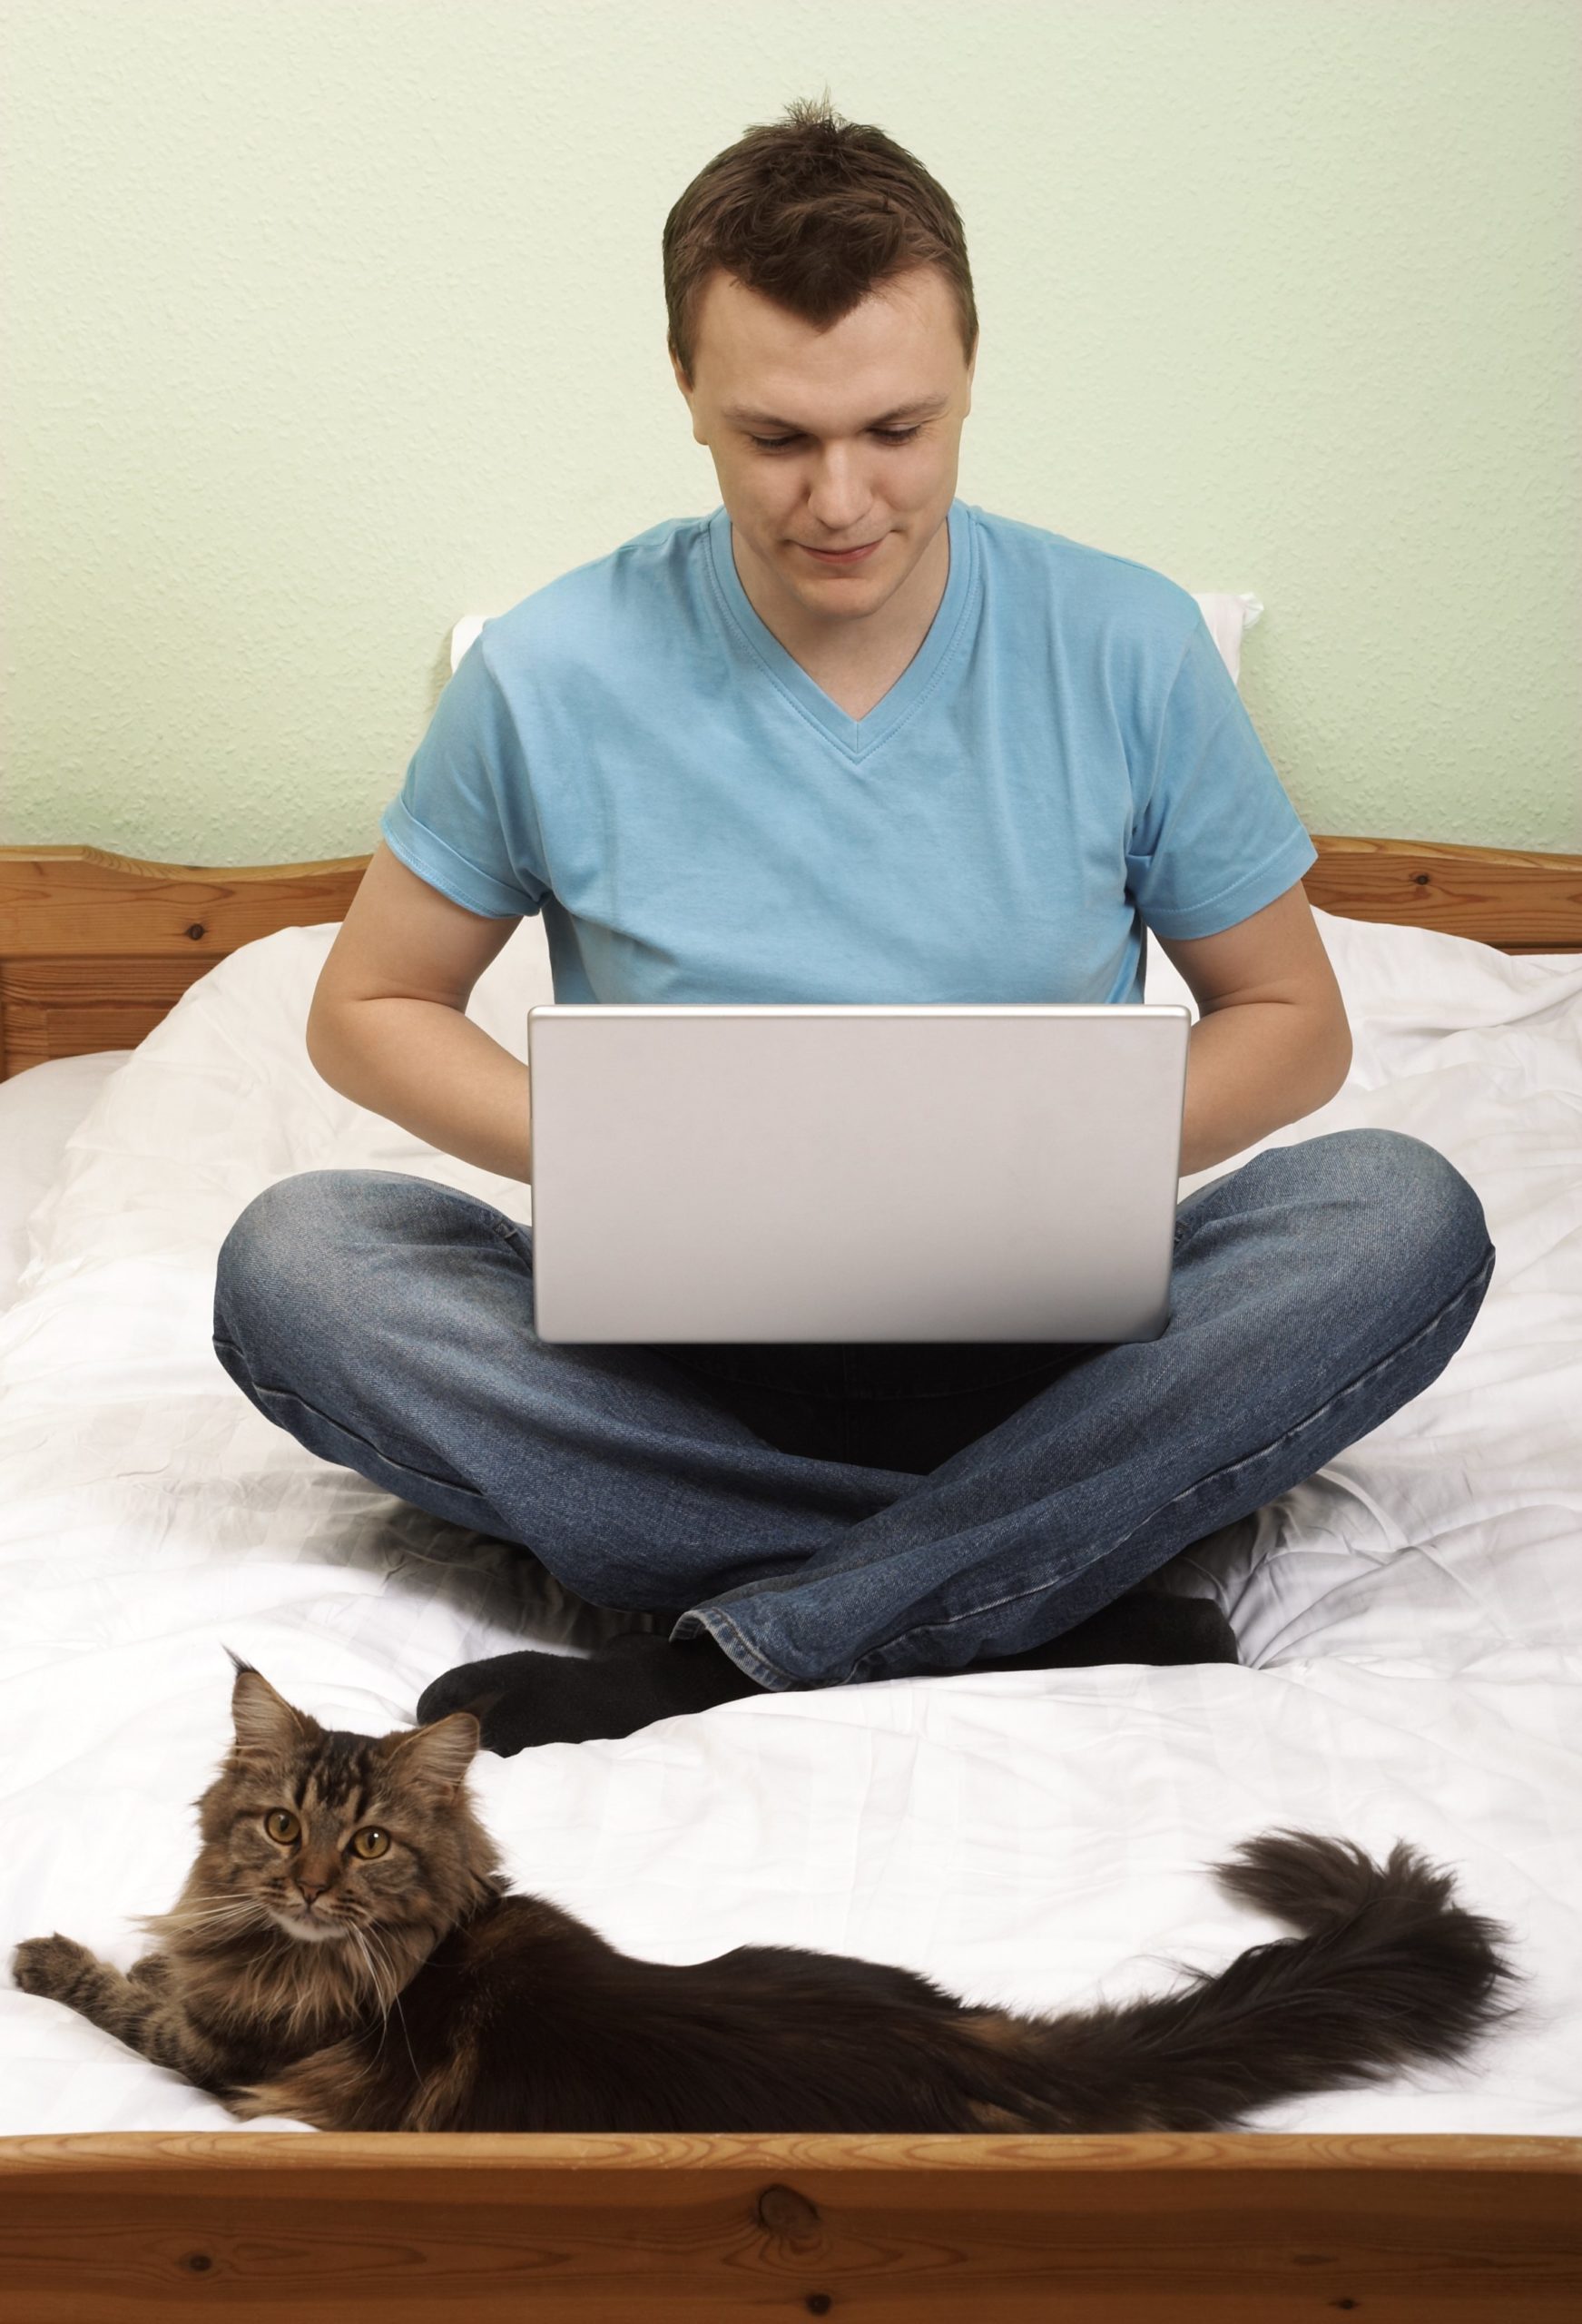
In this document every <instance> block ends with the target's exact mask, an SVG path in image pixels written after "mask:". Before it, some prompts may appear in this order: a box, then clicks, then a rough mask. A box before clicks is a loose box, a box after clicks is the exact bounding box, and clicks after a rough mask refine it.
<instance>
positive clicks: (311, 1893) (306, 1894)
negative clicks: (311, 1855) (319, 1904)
mask: <svg viewBox="0 0 1582 2324" xmlns="http://www.w3.org/2000/svg"><path fill="white" fill-rule="evenodd" d="M328 1887H329V1881H328V1880H321V1881H320V1882H319V1886H318V1887H317V1888H308V1887H305V1886H303V1884H302V1882H301V1881H300V1880H299V1881H298V1883H297V1893H298V1895H299V1896H300V1897H301V1898H302V1900H303V1902H304V1904H309V1905H310V1904H311V1903H312V1902H313V1899H314V1898H315V1897H316V1896H322V1895H323V1894H324V1891H325V1890H326V1888H328Z"/></svg>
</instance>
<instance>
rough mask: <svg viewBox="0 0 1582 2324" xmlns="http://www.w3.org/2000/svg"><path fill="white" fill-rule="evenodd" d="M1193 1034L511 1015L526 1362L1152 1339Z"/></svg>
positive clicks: (970, 1024) (879, 1018) (916, 1022)
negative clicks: (524, 1076) (522, 1157)
mask: <svg viewBox="0 0 1582 2324" xmlns="http://www.w3.org/2000/svg"><path fill="white" fill-rule="evenodd" d="M1191 1021H1192V1019H1191V1011H1190V1010H1189V1009H1185V1008H1184V1007H1182V1006H1180V1005H1178V1004H1177V1005H1168V1006H1155V1005H1151V1004H1150V1005H1142V1006H1135V1007H1132V1006H1124V1005H1117V1006H1113V1007H1112V1006H1105V1005H1100V1006H1096V1007H1056V1006H1053V1005H1049V1006H1044V1005H1028V1006H1019V1005H1018V1006H1014V1007H1013V1006H1007V1007H1003V1008H1001V1007H982V1008H979V1007H944V1008H937V1009H936V1008H915V1007H894V1008H891V1007H887V1006H880V1007H872V1008H869V1007H825V1006H809V1007H786V1008H781V1007H763V1008H755V1007H753V1008H747V1007H743V1008H734V1007H732V1008H712V1007H696V1008H666V1007H625V1006H615V1005H598V1004H594V1005H580V1004H578V1005H571V1004H567V1005H565V1006H562V1005H560V1004H554V1005H551V1006H547V1007H540V1008H536V1009H529V1010H528V1012H527V1064H528V1072H529V1080H530V1085H531V1097H530V1103H531V1107H532V1125H533V1126H532V1142H533V1275H534V1295H535V1319H536V1330H537V1332H538V1334H539V1337H540V1338H541V1339H545V1340H548V1341H554V1342H576V1341H594V1342H624V1341H643V1342H660V1343H666V1342H685V1341H700V1342H703V1341H716V1342H722V1341H733V1342H752V1343H755V1344H756V1343H760V1342H766V1341H774V1340H784V1341H814V1342H829V1341H856V1342H870V1341H882V1340H905V1341H909V1340H937V1341H968V1340H994V1341H1003V1340H1037V1341H1069V1340H1098V1341H1118V1340H1147V1339H1156V1338H1157V1337H1158V1336H1159V1334H1160V1333H1161V1332H1163V1330H1164V1326H1165V1324H1166V1323H1167V1322H1168V1320H1169V1313H1170V1261H1171V1253H1172V1247H1173V1242H1174V1223H1175V1203H1176V1190H1177V1178H1178V1173H1179V1167H1180V1158H1181V1117H1182V1106H1183V1100H1184V1094H1185V1088H1186V1045H1187V1034H1188V1031H1189V1029H1190V1026H1191Z"/></svg>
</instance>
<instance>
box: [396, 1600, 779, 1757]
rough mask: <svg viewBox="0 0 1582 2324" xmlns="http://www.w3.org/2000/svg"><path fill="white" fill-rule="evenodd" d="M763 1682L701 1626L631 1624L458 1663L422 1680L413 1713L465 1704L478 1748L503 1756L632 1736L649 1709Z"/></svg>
mask: <svg viewBox="0 0 1582 2324" xmlns="http://www.w3.org/2000/svg"><path fill="white" fill-rule="evenodd" d="M768 1691H769V1689H767V1688H764V1687H761V1686H760V1685H759V1684H758V1682H757V1680H756V1679H750V1678H749V1677H748V1676H747V1673H746V1671H745V1670H743V1669H742V1668H741V1667H740V1665H739V1664H737V1663H734V1662H732V1659H731V1658H730V1656H729V1655H728V1654H727V1653H726V1652H725V1649H724V1648H723V1647H721V1646H716V1645H715V1643H714V1641H713V1640H712V1638H711V1637H710V1635H709V1633H708V1632H707V1631H706V1630H701V1631H699V1632H698V1634H697V1635H696V1636H695V1637H694V1638H689V1639H683V1640H680V1641H679V1642H677V1643H674V1644H673V1643H672V1641H671V1640H669V1639H667V1638H662V1637H660V1636H659V1635H658V1634H657V1633H655V1632H653V1631H647V1630H629V1631H627V1632H626V1633H625V1634H624V1636H623V1637H620V1638H617V1639H613V1640H611V1642H610V1644H609V1645H608V1646H605V1647H601V1648H600V1649H598V1651H597V1652H596V1653H594V1654H588V1655H581V1654H536V1653H534V1652H532V1651H531V1650H526V1651H524V1652H523V1653H520V1654H493V1655H489V1656H487V1657H486V1659H484V1660H483V1661H481V1662H463V1663H459V1664H458V1665H457V1668H456V1669H454V1670H447V1671H446V1672H445V1673H444V1675H443V1676H442V1677H441V1678H438V1679H435V1681H434V1683H433V1684H432V1686H429V1687H427V1688H425V1689H424V1691H423V1694H422V1696H421V1698H420V1699H419V1700H418V1720H419V1722H420V1724H422V1725H423V1726H425V1727H427V1726H428V1725H429V1724H430V1723H431V1722H432V1721H433V1720H434V1719H437V1718H445V1716H446V1714H447V1712H449V1711H453V1710H470V1711H472V1712H473V1713H474V1715H475V1716H476V1717H477V1721H478V1724H479V1726H480V1727H481V1728H482V1729H483V1738H484V1749H485V1750H486V1751H494V1752H497V1753H498V1755H499V1757H500V1758H502V1759H508V1758H512V1757H513V1755H514V1754H515V1753H516V1752H517V1751H526V1750H530V1749H531V1748H533V1747H534V1746H535V1745H536V1744H538V1743H587V1742H591V1741H593V1740H594V1738H596V1737H601V1736H616V1735H634V1734H635V1733H636V1731H637V1729H638V1728H640V1727H648V1726H651V1725H652V1724H653V1721H654V1720H655V1719H656V1718H675V1717H676V1716H677V1715H678V1713H682V1712H685V1711H695V1710H712V1709H714V1707H715V1705H716V1704H717V1703H730V1702H738V1701H740V1700H741V1699H742V1697H743V1696H745V1695H761V1694H766V1693H767V1692H768Z"/></svg>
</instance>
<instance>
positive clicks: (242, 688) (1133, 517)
mask: <svg viewBox="0 0 1582 2324" xmlns="http://www.w3.org/2000/svg"><path fill="white" fill-rule="evenodd" d="M0 37H3V45H4V54H3V57H0V67H3V72H0V79H3V84H4V95H3V96H0V106H3V109H4V112H3V120H0V128H3V132H4V150H3V157H0V171H3V172H4V184H3V192H4V202H5V224H4V246H3V256H0V264H3V272H4V279H3V281H0V293H3V297H4V309H5V317H6V320H5V325H4V333H5V336H4V342H3V362H4V382H3V384H4V420H3V423H0V424H3V428H4V438H3V439H0V456H3V476H0V488H3V491H4V496H5V498H4V534H3V542H4V561H5V613H4V633H3V654H4V667H5V694H4V707H3V712H0V717H3V721H4V725H3V733H0V741H3V743H4V749H5V760H4V764H5V793H4V802H3V805H0V841H5V842H18V841H34V840H39V841H80V840H85V841H93V842H96V843H98V844H100V845H103V846H106V847H111V848H115V849H119V850H123V851H125V852H131V853H133V854H138V855H143V856H152V857H164V858H170V859H176V860H184V861H187V862H208V863H224V862H276V861H282V860H290V859H299V858H309V857H318V856H326V855H336V854H341V853H358V852H363V851H364V850H366V849H368V848H370V847H371V846H372V845H373V843H374V839H375V824H376V822H377V819H378V812H379V811H380V809H381V807H382V806H383V804H384V803H385V802H386V800H387V799H388V797H389V796H390V794H391V793H392V792H393V791H395V790H396V789H397V788H398V785H399V783H400V780H401V775H402V773H403V771H404V769H405V766H406V763H407V759H408V756H409V754H410V753H411V751H412V749H413V747H414V745H415V743H416V742H417V740H418V735H419V734H421V732H422V730H423V727H424V725H425V724H426V723H427V718H428V715H429V714H430V711H431V709H432V707H433V704H434V701H435V699H436V696H437V692H438V689H439V686H440V684H442V682H443V679H444V676H445V675H446V671H447V658H446V639H447V632H448V630H449V627H450V625H451V624H452V622H453V621H454V620H455V619H456V618H457V615H461V614H463V613H465V612H468V611H478V612H484V611H487V612H494V611H497V610H500V609H502V608H503V607H505V606H508V605H510V604H512V603H514V602H515V601H516V599H517V598H519V597H521V596H525V595H526V593H527V592H528V591H529V590H531V589H534V588H536V587H537V586H540V584H542V583H543V582H545V581H546V580H548V579H550V578H551V577H552V576H554V575H555V574H556V573H559V572H563V571H565V569H566V568H567V567H568V566H573V565H575V564H579V563H581V562H583V561H584V560H585V559H587V558H589V557H593V556H600V555H602V554H604V551H605V550H607V549H609V548H611V547H614V546H615V544H616V543H618V542H620V541H622V540H624V539H626V538H629V537H631V536H632V535H633V534H634V533H636V532H639V531H641V530H642V529H643V528H644V527H646V526H649V525H651V524H653V523H655V522H657V521H658V520H660V519H661V518H663V517H672V516H677V515H682V514H684V513H687V512H691V511H703V510H707V509H709V508H711V507H714V506H715V505H716V503H717V500H718V493H717V491H716V489H715V485H714V477H713V469H712V465H711V463H710V461H709V457H708V454H707V453H706V451H704V450H703V449H702V448H700V447H699V446H697V445H695V444H693V441H692V438H691V434H690V429H689V427H688V424H687V418H686V411H685V407H684V405H683V402H682V399H681V397H680V396H679V394H678V393H677V391H676V389H675V386H674V383H673V379H672V377H671V373H670V368H669V364H668V361H667V359H666V356H665V351H664V307H663V296H662V289H661V280H660V267H659V237H660V230H661V227H662V224H663V218H664V214H665V212H666V211H667V210H668V208H669V206H670V204H671V203H672V202H673V201H674V200H675V198H676V196H677V195H678V194H679V192H681V190H682V188H683V186H684V185H685V183H686V182H687V181H688V179H689V178H690V177H692V176H693V174H694V173H695V172H696V171H697V170H698V169H700V168H701V167H702V166H703V162H705V161H707V160H708V159H709V158H710V156H711V155H712V154H713V153H717V152H718V151H719V150H720V149H721V148H722V146H725V145H727V144H729V143H732V141H733V140H734V139H735V138H736V137H738V136H739V135H740V134H741V133H742V131H743V130H744V129H745V128H746V127H747V126H748V125H749V124H750V123H754V122H761V121H768V120H772V119H775V118H776V117H778V115H779V114H780V113H781V110H782V109H783V107H784V105H785V103H787V102H788V100H789V99H790V98H791V97H792V96H796V95H802V94H811V95H816V94H818V93H819V91H820V88H821V87H822V86H823V85H824V84H826V83H827V84H828V85H829V88H830V95H831V97H832V99H833V102H834V103H835V104H836V106H837V107H838V108H839V110H840V112H842V113H845V114H846V115H847V116H848V117H850V118H853V119H857V120H864V121H875V122H878V123H880V124H881V125H882V126H883V127H884V128H886V129H887V130H888V131H889V133H890V134H891V135H892V136H894V137H896V138H898V139H899V142H900V143H903V144H905V145H908V146H909V147H910V148H911V149H912V150H913V151H914V152H916V153H918V154H919V156H920V157H921V158H922V160H923V161H924V162H926V163H927V164H928V166H929V168H930V169H931V170H932V171H933V172H935V174H936V175H937V176H938V177H939V178H940V179H941V181H942V182H944V183H945V184H946V185H947V186H948V187H949V189H950V190H951V192H952V193H953V195H954V196H955V199H956V201H957V202H958V206H959V208H960V209H961V212H962V214H963V217H964V220H965V222H966V225H967V231H968V247H969V251H970V254H971V258H972V262H973V269H974V274H975V278H976V281H977V287H978V303H979V310H980V316H981V320H982V326H983V342H982V350H981V353H980V356H979V359H978V376H977V381H976V387H975V399H974V409H973V413H972V417H971V419H969V421H968V426H967V430H966V433H965V436H964V438H963V457H962V468H961V480H960V487H959V488H960V491H961V493H962V496H963V497H965V498H967V499H969V500H974V501H977V502H978V503H980V504H981V505H983V506H985V507H988V508H991V509H995V510H997V511H1000V512H1003V513H1004V514H1006V515H1008V516H1015V517H1023V518H1025V519H1027V520H1029V521H1031V522H1033V523H1037V524H1043V525H1047V526H1049V527H1052V528H1053V529H1054V530H1056V531H1058V532H1062V533H1066V534H1068V535H1070V536H1072V537H1075V538H1076V539H1078V540H1082V541H1087V542H1092V543H1094V544H1096V545H1097V546H1099V547H1105V548H1108V549H1111V550H1114V551H1115V552H1117V553H1119V554H1120V555H1123V556H1131V557H1135V558H1138V559H1140V560H1141V561H1142V562H1144V563H1145V564H1148V565H1151V566H1157V567H1158V568H1160V569H1161V570H1163V571H1164V572H1166V573H1168V574H1170V575H1172V576H1174V578H1175V579H1176V580H1178V581H1179V582H1181V583H1182V584H1183V585H1184V586H1185V587H1188V588H1190V589H1194V590H1203V589H1251V590H1253V591H1255V592H1256V593H1257V594H1258V595H1259V596H1261V597H1262V598H1263V601H1264V604H1265V606H1266V607H1267V613H1266V615H1265V617H1264V620H1263V623H1262V625H1260V626H1259V628H1258V629H1257V630H1256V631H1255V632H1254V633H1253V635H1252V637H1251V638H1250V640H1249V642H1248V646H1247V651H1246V655H1245V659H1244V663H1243V693H1244V696H1245V699H1246V701H1247V704H1248V706H1249V708H1250V710H1251V711H1252V714H1253V718H1254V720H1255V721H1256V723H1257V725H1258V727H1259V730H1260V732H1261V734H1263V738H1264V741H1265V743H1266V744H1267V746H1268V749H1269V751H1270V754H1271V756H1272V758H1273V760H1274V762H1275V764H1276V765H1277V766H1278V767H1279V769H1280V772H1281V773H1282V777H1283V778H1284V781H1285V783H1286V785H1287V788H1288V789H1289V791H1290V792H1291V794H1292V798H1293V800H1294V801H1295V803H1296V805H1297V807H1298V809H1299V811H1300V812H1302V815H1303V816H1304V818H1305V819H1306V821H1307V822H1308V823H1309V824H1310V826H1312V828H1314V829H1319V830H1331V831H1352V832H1375V833H1385V832H1393V833H1400V834H1402V835H1406V836H1413V837H1424V836H1434V837H1440V838H1448V839H1456V840H1463V841H1469V842H1485V843H1494V844H1502V845H1508V846H1533V847H1550V848H1570V849H1577V848H1582V812H1579V802H1578V791H1577V768H1578V759H1579V753H1578V740H1579V729H1582V704H1579V692H1582V689H1579V685H1578V671H1577V650H1576V649H1577V633H1578V615H1579V613H1582V575H1579V563H1582V527H1579V525H1578V474H1577V467H1578V463H1577V384H1578V373H1579V370H1582V365H1579V362H1578V340H1579V338H1582V318H1579V313H1578V302H1577V298H1576V295H1575V286H1576V283H1577V281H1578V280H1579V279H1582V276H1579V275H1578V271H1577V268H1578V255H1579V252H1578V243H1579V241H1582V236H1579V234H1578V208H1579V206H1582V205H1579V198H1578V172H1577V145H1578V142H1579V141H1578V129H1577V89H1578V72H1577V67H1578V63H1579V61H1582V10H1579V9H1578V7H1577V5H1575V0H1248V5H1241V0H1165V5H1129V0H1103V5H1100V0H1048V4H1047V5H1038V4H1037V0H1028V4H1027V5H988V4H986V5H976V0H967V4H966V5H964V4H963V0H862V5H860V6H856V7H854V6H852V5H850V0H819V5H798V0H734V5H725V4H724V0H718V5H681V0H660V5H655V0H514V5H496V0H490V4H489V5H478V0H427V5H411V4H410V0H385V4H384V5H368V0H311V4H310V5H302V4H301V0H241V5H238V0H203V5H193V4H192V0H188V4H187V5H177V0H122V5H104V4H103V0H100V5H72V0H47V5H46V0H36V4H35V5H26V0H8V4H7V5H0Z"/></svg>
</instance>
